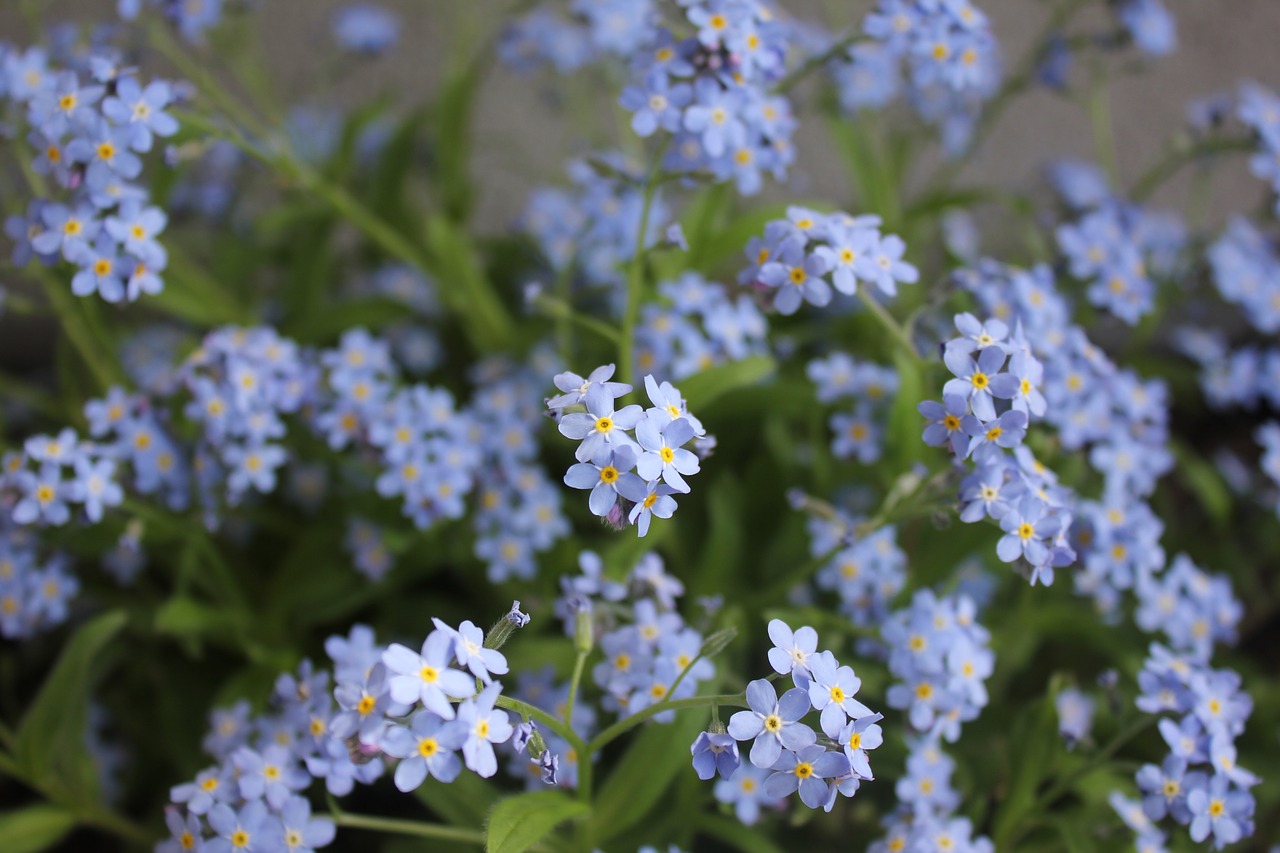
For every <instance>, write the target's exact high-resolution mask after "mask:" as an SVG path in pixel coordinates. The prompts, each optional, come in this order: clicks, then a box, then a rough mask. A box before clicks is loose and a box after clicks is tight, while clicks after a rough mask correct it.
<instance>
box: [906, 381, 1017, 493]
mask: <svg viewBox="0 0 1280 853" xmlns="http://www.w3.org/2000/svg"><path fill="white" fill-rule="evenodd" d="M917 411H919V412H920V414H922V415H924V416H925V417H926V418H928V419H929V421H930V423H929V425H928V426H926V427H925V428H924V434H923V435H922V436H921V438H922V439H923V440H924V443H925V444H927V445H929V446H930V447H942V446H943V445H946V446H948V447H950V448H951V452H952V453H954V454H955V455H956V456H957V457H963V456H965V455H966V454H967V452H968V447H969V439H968V436H970V435H972V434H973V433H972V432H971V429H972V424H970V423H968V422H969V421H973V422H975V423H976V422H977V418H975V417H974V416H973V415H971V414H969V401H968V400H966V399H965V398H964V397H963V396H961V395H960V394H944V395H943V397H942V402H941V403H937V402H934V401H933V400H925V401H924V402H923V403H921V404H920V405H919V406H918V407H917ZM1000 477H1001V479H1003V477H1004V475H1003V473H1001V475H1000Z"/></svg>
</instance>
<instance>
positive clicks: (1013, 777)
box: [994, 687, 1062, 850]
mask: <svg viewBox="0 0 1280 853" xmlns="http://www.w3.org/2000/svg"><path fill="white" fill-rule="evenodd" d="M1052 695H1053V687H1051V689H1050V691H1049V693H1048V694H1047V695H1045V696H1043V697H1042V698H1040V699H1039V700H1037V701H1036V702H1034V703H1032V705H1031V707H1030V708H1028V709H1026V710H1025V711H1024V712H1023V713H1020V714H1018V715H1017V716H1016V717H1015V718H1014V719H1015V722H1014V724H1013V732H1014V733H1013V736H1012V737H1011V738H1010V743H1009V759H1010V762H1011V763H1012V765H1013V766H1012V768H1011V774H1010V779H1009V787H1008V791H1009V794H1008V796H1007V797H1006V798H1005V800H1004V802H1003V803H1001V804H1000V806H999V808H998V810H997V811H996V817H995V833H994V840H995V843H996V849H997V850H1011V849H1014V842H1016V841H1017V839H1018V838H1019V836H1020V833H1021V831H1022V830H1023V829H1024V826H1025V824H1026V823H1027V821H1028V820H1029V819H1030V818H1031V817H1032V815H1031V814H1029V812H1030V811H1031V809H1032V808H1034V806H1035V803H1036V795H1037V794H1038V793H1039V789H1040V784H1041V782H1042V781H1043V780H1045V779H1046V778H1048V777H1049V776H1050V775H1052V774H1054V773H1055V770H1056V765H1057V764H1058V763H1059V760H1058V759H1060V758H1061V757H1062V746H1061V743H1062V742H1061V740H1060V739H1059V738H1058V724H1057V716H1058V715H1057V710H1056V709H1055V707H1054V702H1053V698H1052Z"/></svg>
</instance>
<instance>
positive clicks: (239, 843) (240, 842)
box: [231, 829, 249, 847]
mask: <svg viewBox="0 0 1280 853" xmlns="http://www.w3.org/2000/svg"><path fill="white" fill-rule="evenodd" d="M231 846H232V847H248V846H249V833H247V832H245V831H244V830H243V829H237V830H236V831H235V832H233V833H231Z"/></svg>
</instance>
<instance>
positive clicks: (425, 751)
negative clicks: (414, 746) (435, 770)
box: [418, 737, 440, 758]
mask: <svg viewBox="0 0 1280 853" xmlns="http://www.w3.org/2000/svg"><path fill="white" fill-rule="evenodd" d="M439 751H440V744H439V743H437V742H436V739H435V738H433V737H424V738H423V739H422V740H420V741H418V755H421V756H422V757H423V758H430V757H431V756H433V755H435V754H436V753H437V752H439Z"/></svg>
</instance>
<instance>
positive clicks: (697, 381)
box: [680, 355, 778, 412]
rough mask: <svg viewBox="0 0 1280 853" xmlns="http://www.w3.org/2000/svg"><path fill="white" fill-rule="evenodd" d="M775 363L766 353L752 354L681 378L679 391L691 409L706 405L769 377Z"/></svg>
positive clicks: (774, 369) (776, 366)
mask: <svg viewBox="0 0 1280 853" xmlns="http://www.w3.org/2000/svg"><path fill="white" fill-rule="evenodd" d="M777 369H778V363H777V362H776V361H774V360H773V359H772V358H770V357H769V356H767V355H753V356H749V357H747V358H744V359H742V360H741V361H731V362H729V363H728V364H718V365H716V366H715V367H709V368H707V369H706V370H703V371H700V372H698V373H695V374H694V375H693V376H690V377H687V378H685V379H682V380H680V393H681V394H683V395H684V398H685V399H686V400H687V401H688V403H689V408H690V410H692V411H695V412H696V411H697V410H698V409H700V408H704V407H706V406H709V405H710V404H711V403H712V402H714V401H715V400H716V399H717V398H719V397H722V396H724V395H725V394H727V393H729V392H730V391H734V390H736V389H738V388H745V387H746V386H748V385H754V384H756V383H757V382H760V381H762V380H764V379H766V378H767V377H770V376H772V375H773V374H774V372H775V371H776V370H777Z"/></svg>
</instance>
